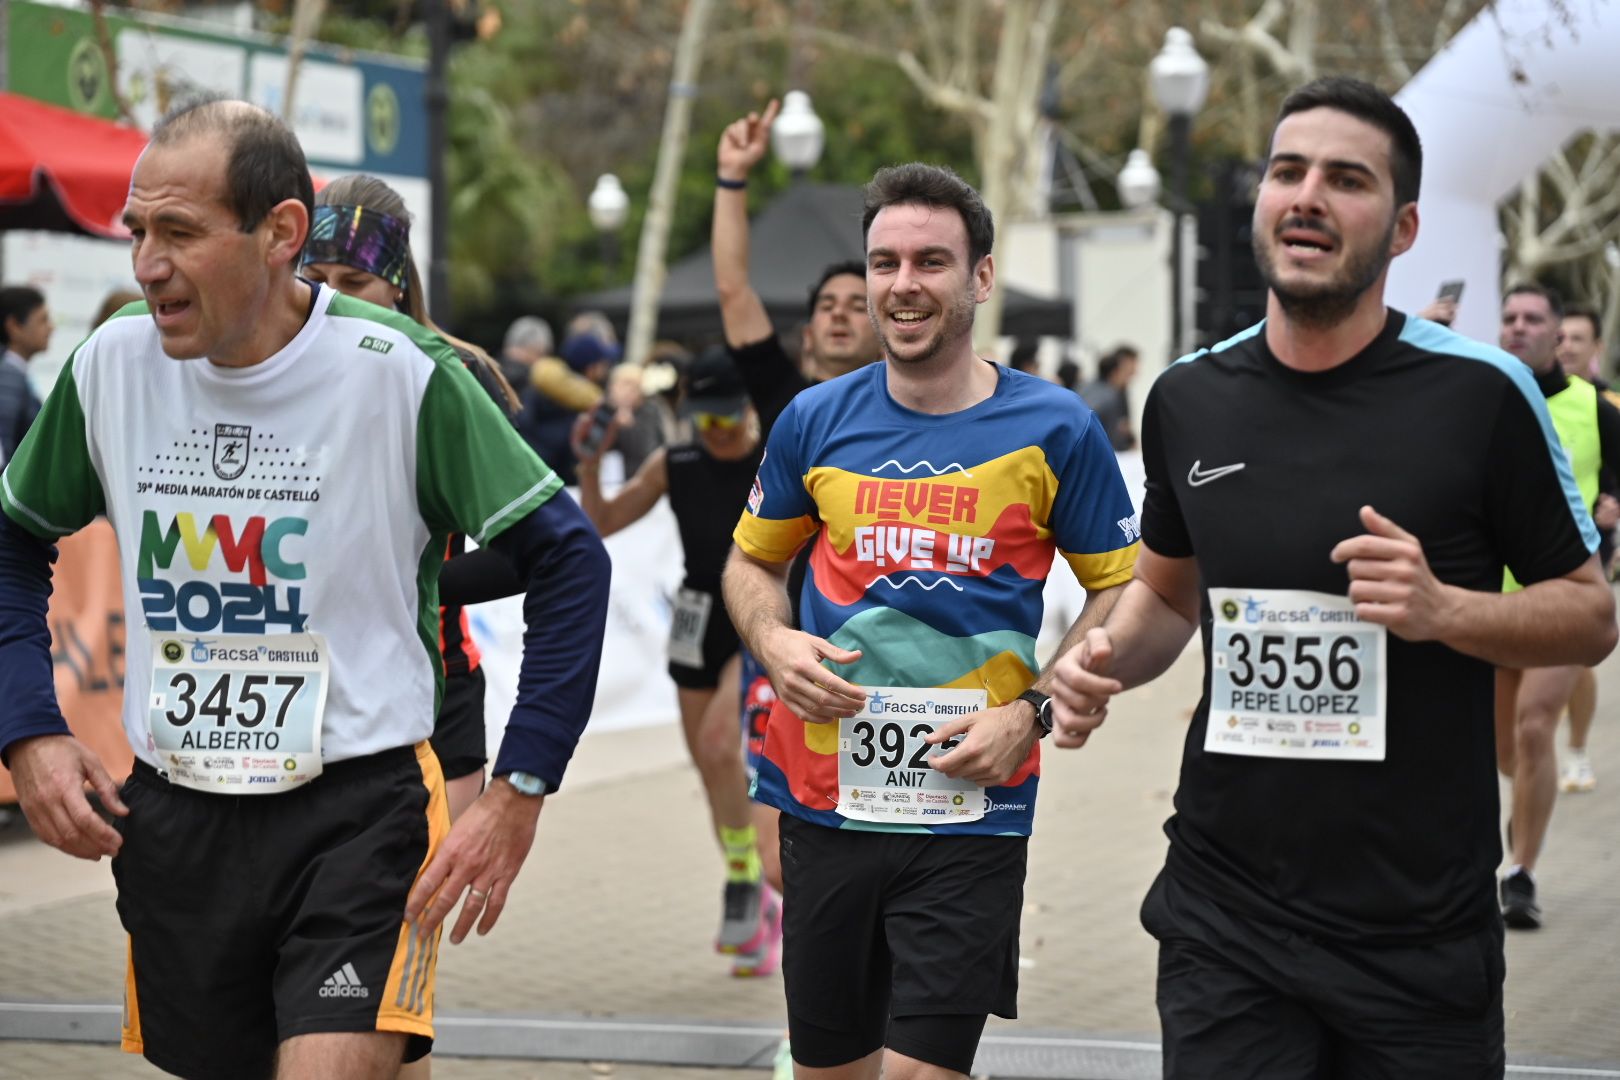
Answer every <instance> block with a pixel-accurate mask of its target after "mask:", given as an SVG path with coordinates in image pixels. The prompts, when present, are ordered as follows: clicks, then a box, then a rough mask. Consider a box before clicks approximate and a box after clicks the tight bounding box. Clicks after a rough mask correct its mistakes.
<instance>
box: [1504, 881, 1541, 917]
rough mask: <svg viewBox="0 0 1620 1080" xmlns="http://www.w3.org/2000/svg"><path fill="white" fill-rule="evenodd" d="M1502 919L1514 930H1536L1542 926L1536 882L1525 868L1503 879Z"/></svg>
mask: <svg viewBox="0 0 1620 1080" xmlns="http://www.w3.org/2000/svg"><path fill="white" fill-rule="evenodd" d="M1502 921H1503V922H1505V923H1507V924H1508V926H1509V927H1511V928H1512V929H1514V930H1536V929H1539V928H1540V926H1541V905H1540V904H1537V903H1536V883H1535V881H1534V880H1533V879H1532V878H1531V877H1530V875H1529V874H1527V873H1525V872H1524V871H1523V870H1515V871H1513V873H1511V874H1509V875H1508V876H1507V877H1505V878H1503V879H1502Z"/></svg>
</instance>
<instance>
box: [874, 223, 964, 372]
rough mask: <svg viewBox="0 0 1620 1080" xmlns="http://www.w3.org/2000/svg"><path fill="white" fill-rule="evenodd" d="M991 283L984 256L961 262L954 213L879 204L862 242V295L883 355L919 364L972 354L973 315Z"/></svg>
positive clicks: (960, 238)
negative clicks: (864, 250)
mask: <svg viewBox="0 0 1620 1080" xmlns="http://www.w3.org/2000/svg"><path fill="white" fill-rule="evenodd" d="M994 282H995V266H994V261H993V260H992V259H991V257H990V256H989V255H986V256H984V257H983V258H981V259H980V260H979V261H978V264H977V265H976V266H973V265H969V263H968V238H967V227H966V226H965V225H964V224H963V222H962V216H961V215H960V214H958V213H957V212H956V211H955V210H949V209H939V208H935V207H932V206H925V205H922V204H919V203H899V204H896V205H893V206H886V207H884V208H883V209H882V210H880V211H878V214H877V216H876V217H875V218H873V219H872V227H871V229H870V230H868V232H867V236H866V295H867V306H868V308H869V310H870V313H871V320H872V325H873V326H874V327H875V328H876V330H877V335H878V338H879V339H880V340H881V341H882V342H883V351H884V353H885V354H886V355H887V356H888V357H889V358H890V359H891V360H894V361H896V362H897V363H901V364H920V363H924V362H926V361H929V360H932V359H934V358H935V357H938V356H950V355H951V354H953V352H957V351H962V350H965V351H966V352H967V353H968V355H971V354H972V347H973V313H974V308H975V306H976V305H978V304H982V303H983V302H984V301H985V300H986V299H988V298H989V296H990V289H991V286H992V285H993V284H994Z"/></svg>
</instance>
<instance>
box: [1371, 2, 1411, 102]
mask: <svg viewBox="0 0 1620 1080" xmlns="http://www.w3.org/2000/svg"><path fill="white" fill-rule="evenodd" d="M1373 10H1374V12H1375V13H1376V14H1377V15H1378V43H1379V45H1380V46H1381V47H1382V49H1383V52H1384V66H1385V67H1387V68H1389V73H1390V74H1391V75H1392V76H1394V77H1395V78H1396V79H1397V80H1398V81H1400V82H1402V83H1404V82H1406V81H1408V80H1409V79H1411V78H1412V69H1411V68H1410V67H1408V66H1407V63H1406V58H1405V57H1404V56H1402V55H1401V39H1400V35H1399V34H1397V33H1396V32H1395V19H1394V16H1392V15H1391V14H1390V10H1389V0H1373Z"/></svg>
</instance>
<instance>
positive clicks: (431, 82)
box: [423, 0, 450, 327]
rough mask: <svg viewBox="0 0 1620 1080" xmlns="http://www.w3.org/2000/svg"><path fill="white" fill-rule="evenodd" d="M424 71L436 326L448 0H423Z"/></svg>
mask: <svg viewBox="0 0 1620 1080" xmlns="http://www.w3.org/2000/svg"><path fill="white" fill-rule="evenodd" d="M427 31H428V69H427V83H426V85H425V86H424V87H423V98H424V104H425V105H426V106H427V129H428V189H429V192H430V194H429V200H428V246H429V248H430V249H431V250H430V252H429V255H428V281H427V290H428V297H427V298H428V314H429V316H430V317H431V318H432V319H433V321H434V322H436V323H438V324H439V325H440V326H444V327H448V326H449V325H450V182H449V179H448V178H447V176H446V175H445V173H446V169H445V166H446V159H447V158H448V157H449V153H450V146H449V138H448V136H447V130H448V127H449V125H448V124H447V123H446V121H447V120H448V116H447V115H446V114H447V112H448V110H449V106H450V91H449V87H448V85H447V82H446V74H447V72H448V70H449V67H450V6H449V0H427Z"/></svg>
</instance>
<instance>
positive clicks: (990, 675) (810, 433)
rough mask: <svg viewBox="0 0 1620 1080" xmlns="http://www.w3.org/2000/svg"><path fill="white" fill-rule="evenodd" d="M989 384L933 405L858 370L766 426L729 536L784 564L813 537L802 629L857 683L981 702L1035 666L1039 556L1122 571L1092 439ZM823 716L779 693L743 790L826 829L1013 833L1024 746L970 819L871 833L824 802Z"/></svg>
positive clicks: (1100, 443) (1104, 445)
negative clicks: (909, 400) (946, 405)
mask: <svg viewBox="0 0 1620 1080" xmlns="http://www.w3.org/2000/svg"><path fill="white" fill-rule="evenodd" d="M997 371H998V376H999V381H998V383H997V384H996V389H995V392H994V393H993V394H992V395H991V396H990V397H989V398H987V399H985V400H984V401H982V402H980V403H978V404H977V405H974V406H973V407H971V408H968V409H964V410H962V411H961V412H957V413H951V414H949V415H945V416H932V415H928V414H925V413H919V412H914V411H912V410H910V409H907V408H905V407H903V406H901V405H899V404H898V403H896V402H895V400H894V399H893V398H892V397H890V396H889V389H888V378H887V373H888V368H887V365H886V364H882V363H878V364H871V365H868V366H867V367H864V368H862V369H860V370H859V371H855V372H851V373H850V374H848V375H845V376H843V377H841V378H838V379H834V380H832V381H831V382H826V383H823V384H821V385H819V386H816V387H812V388H810V389H808V390H806V391H804V392H803V393H801V394H799V395H798V396H797V397H796V398H794V399H793V402H792V403H791V404H790V405H789V406H788V407H787V409H786V410H785V411H784V412H783V413H782V416H781V419H779V420H778V421H777V423H776V426H775V427H774V428H773V429H772V431H771V437H770V441H769V443H768V444H767V447H766V452H765V459H764V461H763V463H762V464H761V465H760V470H759V476H758V478H757V479H756V480H755V483H754V487H753V490H752V491H751V492H750V494H749V498H748V507H747V509H746V510H745V511H744V513H743V515H742V520H741V521H740V522H739V523H738V525H737V530H736V533H735V534H734V538H735V540H736V542H737V546H738V547H739V548H741V549H742V551H743V552H744V553H746V554H748V555H751V556H753V557H754V558H756V559H760V560H764V561H767V562H774V563H785V562H787V561H788V560H790V559H791V558H793V555H794V553H795V552H796V551H798V549H799V547H800V546H801V545H802V544H804V542H805V541H807V540H808V539H810V537H812V536H813V535H815V533H816V532H817V531H818V530H822V529H825V531H826V535H825V536H824V537H823V538H822V540H821V542H819V543H817V544H816V547H815V551H814V554H813V555H812V556H811V559H810V570H809V573H808V574H807V575H806V577H805V583H804V591H803V595H802V598H801V605H800V617H801V620H802V622H803V629H804V630H806V631H807V632H809V633H811V634H815V635H817V636H819V637H824V638H826V639H827V640H829V641H831V642H832V643H833V644H835V645H837V646H838V647H839V648H841V649H852V650H854V649H858V650H860V651H861V654H862V655H861V659H860V660H859V661H857V662H855V663H853V664H833V665H830V666H831V667H832V670H834V671H835V672H837V673H838V674H839V675H840V676H842V677H843V678H846V679H848V680H850V681H851V682H853V683H855V684H857V685H860V686H905V687H953V688H965V689H983V690H985V691H986V692H987V694H988V697H989V703H990V705H991V706H995V705H999V704H1002V703H1004V702H1007V701H1010V700H1012V699H1013V698H1015V697H1017V696H1018V695H1019V694H1020V693H1022V692H1023V691H1024V690H1025V689H1026V688H1027V687H1028V686H1029V684H1030V683H1031V682H1033V681H1034V679H1035V675H1036V670H1037V669H1036V664H1035V637H1036V634H1037V632H1038V631H1039V629H1040V625H1041V592H1042V589H1043V587H1044V585H1045V582H1046V576H1047V574H1048V572H1049V571H1050V570H1051V567H1052V557H1053V554H1054V552H1059V551H1060V552H1062V554H1063V557H1064V559H1065V560H1067V562H1068V563H1069V566H1070V568H1071V569H1072V570H1073V571H1074V574H1075V576H1076V577H1077V578H1079V580H1080V583H1081V584H1082V585H1083V586H1085V587H1086V588H1087V589H1092V590H1096V589H1106V588H1109V587H1110V586H1114V585H1120V584H1123V583H1125V582H1127V581H1129V580H1130V577H1131V569H1132V567H1133V566H1134V565H1135V562H1136V550H1137V535H1138V528H1137V517H1136V514H1135V512H1134V511H1133V509H1132V507H1131V500H1130V495H1129V493H1128V492H1127V491H1126V488H1125V482H1124V480H1123V479H1121V477H1120V474H1119V466H1118V464H1117V462H1116V460H1115V457H1114V452H1113V450H1112V448H1110V446H1109V444H1108V436H1107V435H1106V433H1104V432H1103V430H1102V427H1101V426H1100V425H1099V424H1098V422H1097V418H1096V417H1095V416H1094V415H1093V414H1092V412H1091V410H1090V409H1088V408H1087V407H1086V406H1085V404H1084V402H1082V401H1081V400H1080V398H1079V396H1078V395H1076V394H1074V393H1073V392H1071V391H1068V390H1065V389H1063V388H1061V387H1059V386H1056V385H1054V384H1052V383H1049V382H1045V381H1044V380H1041V379H1038V378H1035V377H1033V376H1030V375H1025V374H1023V373H1021V372H1017V371H1011V370H1008V369H1006V368H998V369H997ZM837 749H838V725H837V724H807V723H805V722H804V721H802V720H800V719H799V718H798V717H796V716H794V715H793V713H792V712H790V711H789V710H788V709H787V708H786V707H785V706H784V705H782V703H781V702H780V701H778V702H777V704H776V706H775V708H774V709H773V711H772V713H771V717H770V722H769V724H768V726H767V728H766V735H765V753H764V757H763V759H762V760H761V762H760V768H759V780H758V786H757V791H756V793H755V794H756V797H757V798H759V799H760V800H761V801H763V802H766V803H769V804H770V805H772V806H775V807H777V808H778V809H781V810H786V811H788V812H789V813H792V814H797V815H798V816H799V817H802V818H805V819H807V820H809V821H814V822H817V823H819V824H822V825H828V826H833V827H845V828H851V827H860V828H883V829H886V830H888V831H905V832H919V831H920V832H936V833H978V834H986V833H989V834H1013V835H1020V836H1027V835H1028V834H1029V831H1030V825H1031V822H1032V821H1033V819H1034V812H1035V787H1036V783H1037V781H1038V778H1039V775H1040V754H1039V750H1038V747H1037V748H1036V749H1032V750H1031V751H1030V755H1029V758H1028V760H1026V761H1025V762H1024V763H1023V765H1021V766H1020V767H1019V769H1018V771H1017V772H1016V773H1014V775H1013V776H1012V778H1011V780H1009V782H1008V783H1007V785H1006V786H1004V787H997V788H990V789H989V790H988V791H987V792H986V794H987V796H988V797H989V800H990V803H989V808H988V812H987V813H986V814H985V816H984V817H983V818H982V819H981V820H979V821H974V822H970V823H965V824H949V825H934V826H924V825H920V824H919V825H910V824H906V825H895V826H888V825H884V826H874V825H871V824H866V823H861V824H860V825H859V826H857V825H856V823H854V822H851V821H847V820H846V819H845V818H843V817H841V816H840V815H839V814H838V813H836V812H835V810H834V806H835V804H836V801H837V789H838V756H837Z"/></svg>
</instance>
